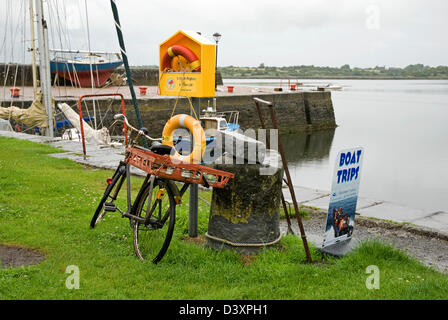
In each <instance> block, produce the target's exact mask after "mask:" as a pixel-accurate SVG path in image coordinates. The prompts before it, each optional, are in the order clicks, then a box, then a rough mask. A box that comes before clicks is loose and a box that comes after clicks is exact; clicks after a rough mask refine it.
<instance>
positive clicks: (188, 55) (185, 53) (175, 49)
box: [162, 45, 201, 72]
mask: <svg viewBox="0 0 448 320" xmlns="http://www.w3.org/2000/svg"><path fill="white" fill-rule="evenodd" d="M177 56H182V57H184V58H185V59H186V60H187V61H188V63H189V64H190V68H191V71H193V72H200V71H201V62H200V61H199V58H198V57H197V56H196V54H195V53H194V52H193V51H191V50H190V49H188V48H187V47H184V46H181V45H173V46H171V47H169V48H168V49H167V50H166V51H165V53H164V54H163V57H162V70H166V69H172V65H171V62H172V60H173V58H174V57H177Z"/></svg>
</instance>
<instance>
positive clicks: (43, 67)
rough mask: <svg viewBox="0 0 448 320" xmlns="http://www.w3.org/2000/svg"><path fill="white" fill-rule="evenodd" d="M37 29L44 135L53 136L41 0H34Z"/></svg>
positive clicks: (49, 82)
mask: <svg viewBox="0 0 448 320" xmlns="http://www.w3.org/2000/svg"><path fill="white" fill-rule="evenodd" d="M36 13H37V29H38V33H37V35H38V41H39V69H40V70H39V71H40V83H41V88H42V96H43V97H42V101H43V103H44V105H45V110H46V112H47V115H48V130H46V132H45V135H46V136H49V137H53V136H54V132H53V104H52V99H51V75H50V54H49V48H48V28H47V22H46V21H45V19H44V10H43V5H42V0H36Z"/></svg>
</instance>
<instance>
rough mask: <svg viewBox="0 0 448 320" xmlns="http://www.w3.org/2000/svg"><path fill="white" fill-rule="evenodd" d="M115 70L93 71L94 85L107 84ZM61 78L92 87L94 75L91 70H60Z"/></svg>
mask: <svg viewBox="0 0 448 320" xmlns="http://www.w3.org/2000/svg"><path fill="white" fill-rule="evenodd" d="M113 71H114V70H113V69H112V70H98V71H96V70H94V71H93V86H94V87H102V86H104V85H105V84H106V81H107V79H109V77H110V75H111V74H112V72H113ZM56 74H57V75H58V76H59V78H62V79H65V80H68V81H70V82H71V83H73V84H75V85H76V86H79V87H92V76H91V73H90V70H89V71H77V72H76V73H75V72H69V71H59V72H56Z"/></svg>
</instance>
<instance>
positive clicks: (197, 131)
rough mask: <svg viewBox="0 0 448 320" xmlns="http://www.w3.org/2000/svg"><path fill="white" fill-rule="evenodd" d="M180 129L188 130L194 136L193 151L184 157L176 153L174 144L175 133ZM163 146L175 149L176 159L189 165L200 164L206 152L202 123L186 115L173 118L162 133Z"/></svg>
mask: <svg viewBox="0 0 448 320" xmlns="http://www.w3.org/2000/svg"><path fill="white" fill-rule="evenodd" d="M178 128H186V129H188V130H189V131H190V132H191V133H192V134H193V151H192V152H191V153H190V154H189V155H186V156H182V155H181V154H179V152H177V151H176V149H175V148H174V144H173V132H174V130H176V129H178ZM162 144H165V145H168V146H171V147H173V149H174V150H175V154H174V155H172V157H174V158H175V159H178V160H180V161H184V162H189V163H200V162H201V160H202V156H203V155H204V152H205V146H206V142H205V133H204V129H202V126H201V123H200V122H199V121H198V120H196V119H195V118H193V117H192V116H189V115H186V114H178V115H175V116H174V117H172V118H171V119H170V120H168V122H167V123H166V124H165V127H164V128H163V132H162Z"/></svg>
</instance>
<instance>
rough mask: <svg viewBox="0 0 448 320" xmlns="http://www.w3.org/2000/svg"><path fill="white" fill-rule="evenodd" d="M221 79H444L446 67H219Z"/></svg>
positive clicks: (447, 74) (447, 69)
mask: <svg viewBox="0 0 448 320" xmlns="http://www.w3.org/2000/svg"><path fill="white" fill-rule="evenodd" d="M218 70H219V71H220V72H221V74H222V77H223V78H249V79H251V78H252V79H263V78H265V79H272V78H280V79H285V78H292V79H297V78H302V79H312V78H319V79H322V78H332V79H334V78H346V79H363V78H364V79H448V66H437V67H430V66H425V65H423V64H412V65H408V66H407V67H405V68H396V67H385V66H376V67H374V68H357V67H354V68H352V67H350V65H348V64H345V65H343V66H341V67H318V66H313V65H311V66H304V65H301V66H287V67H270V66H265V65H264V63H261V64H260V65H259V66H258V67H236V66H227V67H219V68H218Z"/></svg>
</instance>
